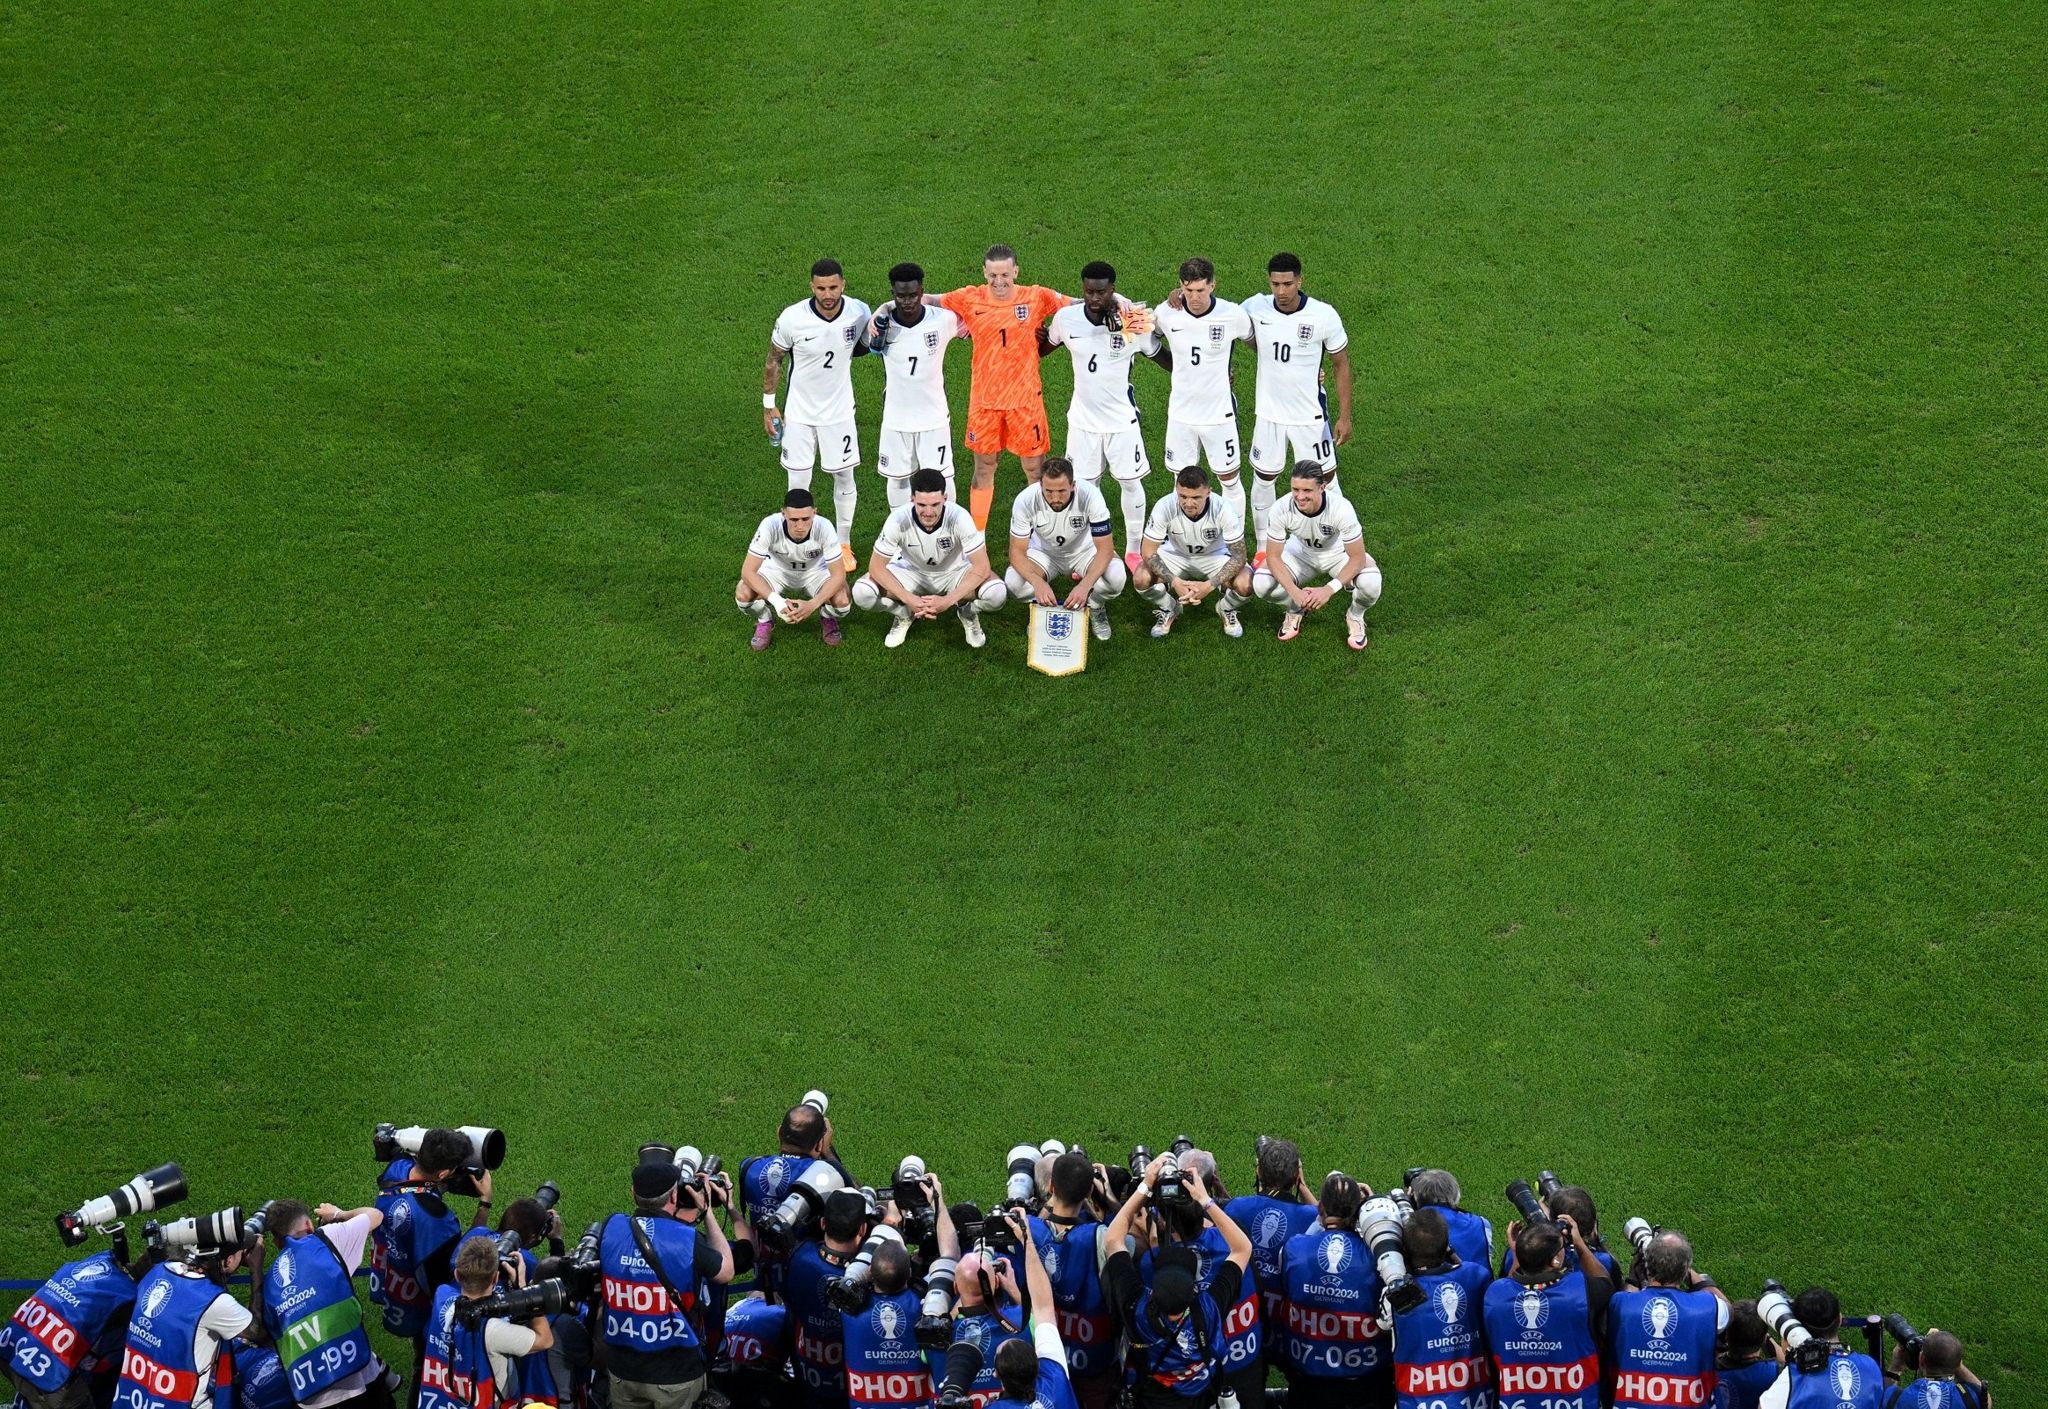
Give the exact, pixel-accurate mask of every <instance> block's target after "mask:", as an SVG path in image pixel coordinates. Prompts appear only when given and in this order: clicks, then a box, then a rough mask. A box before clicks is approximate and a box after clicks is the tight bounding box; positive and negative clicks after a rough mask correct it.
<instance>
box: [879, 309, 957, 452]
mask: <svg viewBox="0 0 2048 1409" xmlns="http://www.w3.org/2000/svg"><path fill="white" fill-rule="evenodd" d="M962 331H963V330H962V326H961V322H960V315H959V314H957V313H955V312H953V310H952V309H950V308H938V307H934V306H931V305H927V306H926V308H925V310H924V317H922V318H920V319H918V321H917V326H916V327H914V328H907V327H905V326H904V325H903V324H901V323H897V322H894V321H892V322H891V323H890V324H889V327H888V329H887V331H886V332H884V334H883V335H882V366H883V367H884V368H886V369H887V370H888V374H889V375H888V381H887V383H886V384H885V385H884V387H883V390H882V429H883V430H885V431H904V432H911V431H942V430H946V429H948V428H949V427H950V426H951V425H952V424H953V420H952V415H951V412H950V411H949V410H948V408H947V406H946V344H947V343H950V342H951V341H953V339H954V338H957V337H959V336H960V335H961V333H962Z"/></svg>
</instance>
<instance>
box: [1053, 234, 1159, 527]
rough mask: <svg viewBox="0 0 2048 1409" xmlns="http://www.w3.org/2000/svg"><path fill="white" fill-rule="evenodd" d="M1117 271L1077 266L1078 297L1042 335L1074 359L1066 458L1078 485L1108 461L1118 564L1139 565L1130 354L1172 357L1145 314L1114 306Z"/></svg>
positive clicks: (1138, 458)
mask: <svg viewBox="0 0 2048 1409" xmlns="http://www.w3.org/2000/svg"><path fill="white" fill-rule="evenodd" d="M1119 303H1120V300H1119V299H1118V298H1117V296H1116V270H1115V269H1113V268H1112V267H1110V266H1109V265H1107V264H1105V263H1103V262H1102V261H1101V260H1099V259H1098V260H1096V261H1094V262H1093V263H1091V264H1088V265H1085V266H1083V268H1082V270H1081V301H1080V302H1079V303H1075V304H1068V305H1067V306H1066V307H1065V308H1062V309H1061V310H1060V311H1059V312H1057V313H1055V314H1053V316H1052V321H1051V323H1049V324H1047V326H1046V330H1045V337H1046V341H1047V342H1049V343H1051V344H1052V345H1054V346H1055V347H1057V346H1059V345H1061V344H1065V345H1066V349H1067V351H1068V353H1069V354H1070V355H1072V357H1073V359H1074V399H1073V401H1072V402H1071V403H1069V405H1068V407H1067V458H1068V459H1069V460H1071V461H1073V463H1074V474H1075V476H1076V477H1077V478H1078V479H1079V480H1080V481H1081V482H1082V483H1083V484H1094V485H1098V486H1099V485H1100V484H1101V482H1102V470H1103V467H1104V466H1105V465H1107V466H1108V467H1109V472H1110V474H1112V475H1114V476H1115V477H1116V482H1117V488H1118V490H1119V492H1120V493H1121V496H1122V499H1123V510H1124V548H1125V550H1126V551H1125V553H1124V563H1125V565H1126V566H1128V567H1136V566H1137V565H1138V540H1139V539H1140V538H1142V537H1144V535H1145V476H1146V475H1148V474H1151V473H1152V461H1151V458H1150V457H1149V456H1147V455H1146V453H1145V437H1144V434H1143V432H1142V430H1141V429H1140V427H1139V424H1138V397H1137V394H1136V393H1135V392H1133V391H1132V390H1131V359H1132V358H1134V357H1136V356H1138V355H1140V354H1143V355H1144V356H1146V357H1149V358H1151V359H1152V360H1153V361H1154V362H1157V363H1158V364H1159V365H1160V366H1162V367H1165V368H1167V369H1168V370H1169V371H1171V370H1172V368H1173V355H1172V354H1171V353H1169V352H1166V351H1165V350H1164V349H1162V348H1161V347H1160V346H1159V335H1158V334H1157V333H1155V332H1153V331H1152V329H1151V326H1150V315H1149V314H1148V313H1146V312H1145V311H1143V310H1140V309H1135V308H1133V309H1124V308H1121V307H1119Z"/></svg>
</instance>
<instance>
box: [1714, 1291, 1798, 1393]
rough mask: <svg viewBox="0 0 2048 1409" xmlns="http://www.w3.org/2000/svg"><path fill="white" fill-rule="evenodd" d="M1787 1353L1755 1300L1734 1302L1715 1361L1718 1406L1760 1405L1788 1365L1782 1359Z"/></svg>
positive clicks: (1729, 1309)
mask: <svg viewBox="0 0 2048 1409" xmlns="http://www.w3.org/2000/svg"><path fill="white" fill-rule="evenodd" d="M1783 1354H1784V1352H1783V1351H1782V1350H1781V1349H1780V1348H1779V1347H1778V1344H1777V1342H1775V1341H1773V1340H1772V1339H1771V1331H1770V1327H1768V1326H1766V1325H1765V1324H1764V1318H1763V1317H1762V1316H1761V1315H1759V1314H1758V1313H1757V1309H1756V1303H1755V1302H1754V1301H1748V1300H1745V1301H1738V1302H1733V1303H1731V1304H1730V1305H1729V1307H1728V1326H1727V1329H1726V1330H1724V1331H1722V1332H1721V1351H1720V1354H1719V1355H1718V1356H1717V1357H1716V1358H1715V1361H1714V1377H1715V1388H1714V1396H1715V1398H1714V1409H1757V1404H1758V1402H1759V1401H1760V1400H1762V1399H1763V1396H1764V1391H1765V1390H1767V1389H1769V1388H1770V1387H1771V1385H1772V1383H1773V1382H1775V1381H1776V1380H1777V1378H1778V1374H1779V1372H1780V1371H1781V1370H1782V1369H1783V1368H1784V1367H1783V1365H1782V1364H1781V1362H1780V1359H1779V1357H1780V1356H1782V1355H1783Z"/></svg>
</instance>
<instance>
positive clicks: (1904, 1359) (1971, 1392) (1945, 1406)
mask: <svg viewBox="0 0 2048 1409" xmlns="http://www.w3.org/2000/svg"><path fill="white" fill-rule="evenodd" d="M1908 1370H1918V1372H1919V1376H1920V1377H1919V1378H1918V1379H1916V1380H1914V1381H1913V1383H1911V1384H1909V1385H1906V1386H1904V1387H1903V1388H1899V1389H1894V1390H1893V1391H1892V1392H1891V1395H1890V1397H1889V1398H1887V1399H1886V1400H1885V1402H1884V1403H1885V1409H1990V1407H1991V1396H1990V1394H1989V1393H1987V1392H1986V1391H1985V1388H1984V1382H1983V1381H1982V1380H1980V1379H1978V1378H1977V1377H1976V1376H1975V1375H1974V1374H1972V1373H1971V1372H1970V1367H1969V1366H1967V1365H1965V1364H1964V1363H1963V1343H1962V1341H1960V1340H1958V1339H1957V1338H1956V1337H1955V1336H1953V1335H1951V1334H1950V1333H1949V1332H1947V1331H1944V1330H1940V1329H1938V1328H1937V1327H1933V1326H1930V1327H1928V1328H1927V1334H1926V1336H1925V1337H1923V1338H1922V1339H1921V1342H1920V1359H1919V1363H1918V1364H1917V1365H1915V1364H1914V1363H1913V1361H1912V1357H1911V1355H1910V1354H1909V1353H1908V1348H1907V1347H1906V1346H1905V1345H1903V1344H1898V1345H1894V1346H1893V1347H1892V1373H1893V1374H1894V1375H1902V1374H1904V1373H1905V1372H1906V1371H1908Z"/></svg>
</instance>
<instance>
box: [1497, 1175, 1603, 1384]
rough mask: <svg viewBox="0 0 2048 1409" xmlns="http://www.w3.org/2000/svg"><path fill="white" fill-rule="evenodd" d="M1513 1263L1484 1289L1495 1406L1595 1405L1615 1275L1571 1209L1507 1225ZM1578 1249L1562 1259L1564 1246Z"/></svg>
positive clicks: (1565, 1249) (1564, 1250)
mask: <svg viewBox="0 0 2048 1409" xmlns="http://www.w3.org/2000/svg"><path fill="white" fill-rule="evenodd" d="M1508 1242H1509V1244H1510V1245H1511V1246H1510V1252H1511V1253H1512V1254H1513V1257H1514V1262H1515V1271H1514V1273H1513V1275H1512V1276H1508V1277H1502V1278H1500V1279H1498V1280H1496V1281H1495V1282H1494V1283H1493V1285H1491V1286H1489V1287H1488V1288H1487V1289H1486V1301H1485V1321H1486V1347H1487V1350H1488V1352H1489V1353H1490V1354H1491V1355H1492V1356H1493V1363H1494V1369H1495V1371H1496V1376H1495V1379H1496V1388H1497V1390H1498V1392H1499V1396H1500V1409H1597V1406H1598V1405H1599V1403H1600V1345H1601V1342H1602V1341H1603V1340H1604V1339H1605V1336H1604V1335H1603V1334H1602V1332H1603V1331H1604V1329H1605V1327H1606V1324H1607V1303H1608V1302H1609V1300H1611V1299H1612V1297H1613V1295H1614V1281H1613V1279H1612V1278H1610V1277H1609V1276H1608V1275H1607V1268H1606V1267H1605V1265H1603V1264H1602V1263H1601V1261H1600V1259H1599V1258H1598V1257H1597V1256H1595V1254H1594V1251H1593V1249H1592V1248H1591V1247H1589V1246H1587V1244H1586V1239H1585V1235H1584V1234H1583V1233H1581V1232H1580V1231H1579V1226H1578V1223H1577V1222H1576V1221H1575V1220H1573V1219H1572V1218H1571V1217H1570V1216H1568V1215H1567V1216H1566V1217H1564V1218H1561V1219H1559V1220H1558V1221H1556V1222H1554V1223H1553V1222H1551V1221H1550V1220H1549V1219H1535V1220H1533V1221H1531V1222H1529V1223H1528V1224H1523V1223H1522V1222H1520V1221H1519V1220H1518V1221H1516V1222H1514V1223H1510V1224H1509V1225H1508ZM1567 1243H1569V1249H1570V1250H1572V1251H1576V1252H1577V1253H1578V1265H1577V1266H1576V1267H1571V1266H1567V1265H1566V1263H1565V1253H1566V1251H1567V1250H1568V1249H1567Z"/></svg>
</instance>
